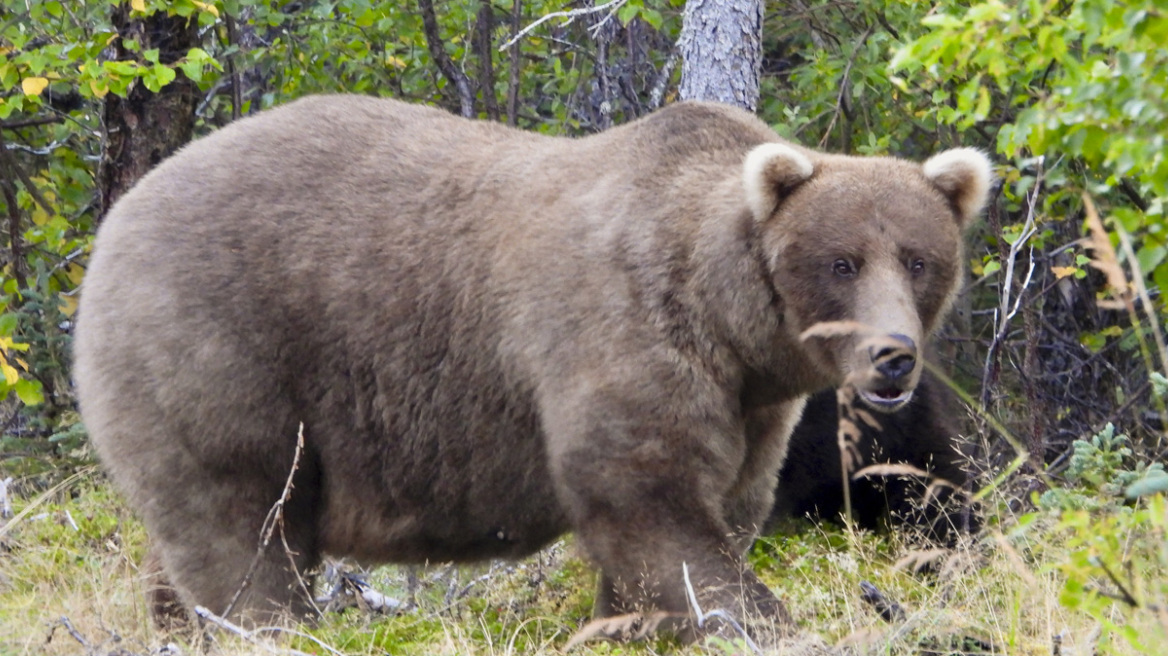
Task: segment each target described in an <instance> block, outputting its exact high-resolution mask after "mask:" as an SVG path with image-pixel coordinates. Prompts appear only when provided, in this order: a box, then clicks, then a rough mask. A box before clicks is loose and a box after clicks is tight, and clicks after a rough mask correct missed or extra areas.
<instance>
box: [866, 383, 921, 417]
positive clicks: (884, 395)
mask: <svg viewBox="0 0 1168 656" xmlns="http://www.w3.org/2000/svg"><path fill="white" fill-rule="evenodd" d="M859 392H860V398H861V399H863V400H864V403H867V404H868V405H869V406H871V407H872V408H873V409H875V410H879V411H881V412H895V411H897V410H900V409H901V408H903V407H904V406H905V404H907V403H908V402H909V400H910V399H912V395H913V391H912V390H902V389H900V388H898V387H883V388H879V389H875V390H859Z"/></svg>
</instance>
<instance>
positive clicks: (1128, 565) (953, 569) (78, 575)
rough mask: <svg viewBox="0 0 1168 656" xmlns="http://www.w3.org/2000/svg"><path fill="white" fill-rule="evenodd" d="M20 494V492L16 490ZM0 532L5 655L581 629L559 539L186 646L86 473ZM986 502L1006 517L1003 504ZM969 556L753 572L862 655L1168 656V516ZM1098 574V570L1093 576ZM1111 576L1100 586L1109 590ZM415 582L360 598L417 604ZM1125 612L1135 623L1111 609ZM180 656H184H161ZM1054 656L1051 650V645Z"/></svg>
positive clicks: (499, 649)
mask: <svg viewBox="0 0 1168 656" xmlns="http://www.w3.org/2000/svg"><path fill="white" fill-rule="evenodd" d="M18 483H19V481H18ZM16 492H17V494H16V495H15V498H14V500H13V507H14V510H15V511H16V513H17V516H16V517H15V518H13V519H9V520H5V521H6V523H5V524H2V525H0V654H3V655H4V656H8V655H18V654H71V655H73V654H86V655H87V656H88V655H91V654H92V655H100V656H113V655H115V654H116V655H119V656H130V655H135V656H144V655H146V654H163V653H192V652H195V651H197V650H198V649H199V648H201V647H206V648H208V649H209V651H211V652H212V653H228V654H237V653H238V654H252V653H255V654H260V653H276V654H289V653H295V652H296V651H299V652H305V653H315V654H345V655H346V656H356V655H366V654H369V655H372V654H386V653H389V654H395V655H396V654H403V655H409V654H418V655H427V656H438V655H445V654H451V655H454V654H458V655H464V654H484V655H487V654H489V655H506V654H557V653H561V652H560V649H561V648H562V647H563V645H564V644H565V643H566V642H567V640H568V639H569V638H570V637H571V635H572V634H573V633H574V632H575V631H577V630H578V629H579V628H580V626H582V625H583V624H584V623H585V622H586V621H587V619H588V611H589V607H590V605H591V596H592V588H593V585H594V581H593V578H594V573H593V572H592V570H591V569H590V568H589V567H588V565H587V564H585V563H584V562H583V561H582V559H581V558H580V557H579V555H578V554H577V552H576V549H575V547H574V546H573V544H572V542H571V539H570V538H568V539H566V540H564V541H562V542H560V543H557V545H555V546H554V547H552V548H550V549H548V550H545V551H544V552H543V553H541V554H539V555H538V556H535V557H533V558H530V559H527V560H525V561H523V562H521V563H517V564H496V565H494V566H482V567H476V568H452V567H447V566H436V567H431V568H424V569H421V570H420V571H418V572H417V577H416V578H417V580H418V583H417V584H416V585H415V586H414V593H415V594H414V596H415V598H416V607H415V608H414V609H413V610H412V611H410V612H407V613H403V614H399V615H394V616H375V615H369V614H367V613H364V612H362V611H360V610H359V609H356V608H352V609H349V610H347V611H344V612H341V613H330V614H328V615H327V616H326V617H325V619H324V620H323V621H322V622H321V623H320V624H319V625H318V626H316V627H312V628H307V627H296V628H294V629H293V630H291V631H282V632H273V633H272V634H268V635H265V636H264V637H263V638H262V639H257V640H253V641H247V640H243V639H240V638H236V637H233V636H229V635H224V634H222V633H221V634H220V635H219V636H218V637H217V638H216V639H215V644H212V645H202V646H200V645H196V644H192V643H191V641H190V639H189V638H185V637H183V636H178V635H169V634H167V633H164V632H160V631H158V630H157V629H155V628H154V627H153V626H152V624H151V623H150V620H149V617H148V615H147V611H146V606H145V603H144V601H143V596H142V586H141V584H140V581H139V578H138V570H137V563H138V562H139V561H140V559H141V556H142V554H143V552H144V550H145V540H146V538H145V534H144V531H143V529H142V527H141V525H140V524H139V523H138V522H137V521H136V520H135V519H134V518H133V516H132V514H131V513H130V512H129V511H128V509H127V508H126V507H125V506H124V504H123V503H122V501H121V500H120V498H119V497H118V496H117V495H116V494H115V493H114V492H112V491H111V489H110V488H109V486H108V484H107V483H106V481H105V479H104V477H103V476H101V475H100V474H99V473H97V472H96V470H94V469H87V470H83V471H82V472H81V473H80V474H79V475H76V476H74V477H71V478H70V479H68V480H67V481H66V482H64V483H62V484H59V485H57V486H56V487H53V488H52V489H49V490H47V491H39V492H33V491H31V486H27V485H26V486H21V485H19V484H18V485H17V486H16ZM1002 496H1003V498H1000V499H996V500H995V499H992V498H991V500H990V504H989V505H990V506H991V507H1002V508H1005V507H1007V503H1006V502H1007V499H1006V498H1004V495H1002ZM988 524H989V527H988V529H987V530H986V531H985V532H984V533H983V534H982V535H981V536H980V537H979V538H978V539H977V540H973V541H970V543H969V544H966V545H964V546H962V547H961V548H959V549H958V550H956V551H953V552H949V553H948V554H946V555H945V556H944V557H943V558H942V559H941V560H940V561H939V562H937V563H934V566H933V568H932V569H933V572H932V573H929V574H915V573H913V572H912V571H910V569H911V568H910V567H908V566H907V565H905V564H900V565H898V561H902V560H903V559H904V558H905V556H906V555H908V554H910V553H911V552H912V548H911V546H910V544H909V540H908V538H907V537H905V536H896V535H874V534H871V533H866V532H854V531H849V530H847V529H845V528H842V527H837V526H834V525H831V524H826V525H822V526H816V525H812V524H810V523H807V522H793V523H791V525H790V526H788V527H785V528H784V530H783V531H781V532H780V533H779V534H777V535H775V536H770V537H766V538H763V539H761V540H760V541H759V542H758V544H757V545H756V547H755V548H754V550H753V551H752V554H751V558H752V561H753V563H754V565H755V568H756V570H757V571H758V572H759V573H760V575H761V576H762V577H763V578H764V580H765V581H766V582H767V583H768V584H769V585H770V586H771V587H772V588H773V589H774V590H776V591H777V593H778V594H779V595H780V596H781V597H782V598H783V599H784V600H785V601H786V602H787V604H788V606H789V608H790V609H791V610H792V612H793V613H794V615H795V617H796V619H797V621H798V622H799V625H800V627H801V628H802V629H803V630H804V631H806V632H808V633H812V634H816V635H818V636H819V637H821V638H822V639H823V640H824V641H826V642H827V643H828V644H837V645H849V646H850V649H851V650H852V651H851V653H857V654H946V655H947V654H953V655H964V654H983V653H998V654H1010V655H1012V656H1024V655H1034V656H1039V655H1041V656H1050V655H1051V654H1055V653H1058V654H1091V653H1099V654H1125V655H1126V654H1141V653H1147V654H1153V653H1161V652H1160V651H1159V650H1160V645H1162V644H1168V632H1166V627H1168V616H1166V615H1165V608H1168V604H1166V603H1165V602H1168V586H1166V584H1165V581H1166V578H1165V573H1166V569H1168V547H1166V546H1165V545H1168V540H1166V536H1165V528H1166V526H1168V508H1166V504H1165V502H1164V500H1163V498H1162V497H1153V498H1151V499H1150V500H1144V501H1141V502H1140V503H1139V504H1136V505H1125V504H1122V503H1117V502H1112V501H1107V502H1106V503H1101V504H1098V505H1097V507H1095V508H1092V509H1089V510H1058V509H1048V510H1038V511H1034V512H1032V513H1029V514H1027V515H1023V516H1015V515H1013V514H1010V513H1009V512H1005V511H997V512H994V511H991V512H990V513H989V518H988ZM1100 563H1102V565H1100ZM1108 572H1111V574H1108ZM409 573H410V572H409V570H407V569H406V568H401V567H382V568H378V569H375V570H373V571H371V572H370V573H369V575H368V582H369V583H370V584H372V585H373V587H374V588H376V589H377V590H379V591H381V592H383V593H385V594H388V595H390V596H394V597H397V598H401V599H406V598H408V597H410V590H411V586H410V583H409V580H410V579H409ZM861 581H868V582H870V583H872V584H874V585H875V586H876V587H877V588H879V589H880V590H881V591H882V592H883V593H884V594H885V595H886V596H887V597H889V598H891V599H893V600H895V601H896V602H897V603H899V604H900V605H901V607H902V608H903V610H904V614H903V619H900V620H897V621H894V622H892V623H889V622H887V621H885V620H883V619H881V617H880V616H879V614H878V613H877V611H876V610H875V609H874V608H873V607H872V606H871V605H869V604H867V603H865V602H863V601H862V600H861V595H860V583H861ZM1125 593H1126V594H1127V595H1129V596H1130V597H1131V598H1132V600H1134V602H1135V603H1136V604H1138V607H1132V606H1131V605H1130V604H1129V603H1128V602H1126V601H1123V600H1120V599H1116V598H1114V597H1123V596H1124V594H1125ZM170 643H173V644H174V645H176V646H177V649H178V650H180V651H179V652H174V651H172V652H167V651H166V649H167V645H168V644H170ZM1056 643H1058V647H1057V650H1056V647H1055V644H1056ZM573 653H576V654H583V655H585V656H587V655H589V654H609V655H614V654H624V655H650V654H660V653H679V654H702V653H713V654H722V653H746V652H745V651H743V647H742V645H737V646H735V645H729V644H726V643H717V642H715V643H711V644H708V645H704V646H702V645H698V646H689V647H682V646H679V645H676V644H674V643H672V642H670V641H669V640H666V639H661V640H658V641H651V642H640V643H631V644H620V643H612V642H590V643H588V644H586V645H584V646H582V647H580V648H578V649H576V650H574V651H573Z"/></svg>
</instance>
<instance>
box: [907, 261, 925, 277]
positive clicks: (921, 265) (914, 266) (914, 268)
mask: <svg viewBox="0 0 1168 656" xmlns="http://www.w3.org/2000/svg"><path fill="white" fill-rule="evenodd" d="M908 270H909V273H911V274H913V276H919V275H921V274H922V273H924V272H925V261H924V260H922V259H920V258H919V257H918V258H916V259H914V260H913V261H911V262H909V264H908Z"/></svg>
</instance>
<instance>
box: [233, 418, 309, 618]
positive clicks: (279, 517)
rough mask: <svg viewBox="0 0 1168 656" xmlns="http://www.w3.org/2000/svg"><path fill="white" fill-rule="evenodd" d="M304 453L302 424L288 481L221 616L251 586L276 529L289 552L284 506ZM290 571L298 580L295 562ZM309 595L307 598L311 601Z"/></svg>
mask: <svg viewBox="0 0 1168 656" xmlns="http://www.w3.org/2000/svg"><path fill="white" fill-rule="evenodd" d="M303 451H304V424H303V423H301V424H300V428H299V430H298V431H297V433H296V452H295V453H293V455H292V468H291V469H290V470H289V471H288V480H287V481H285V483H284V490H283V491H282V492H281V493H280V498H279V499H277V500H276V503H275V504H273V505H272V509H271V510H269V511H268V516H267V517H266V518H264V523H263V526H261V527H260V544H259V546H258V547H257V548H256V553H255V555H254V556H252V559H251V564H250V565H248V567H247V573H246V574H244V575H243V580H242V581H240V583H239V587H238V588H236V590H235V595H234V596H232V597H231V601H230V602H228V604H227V608H225V609H224V610H223V616H224V617H227V616H229V615H231V610H232V609H233V608H235V604H236V602H238V601H239V597H240V596H241V595H243V592H244V591H245V590H247V588H248V586H250V585H251V579H252V576H254V575H255V571H256V567H258V566H259V564H260V559H262V558H263V557H264V552H266V551H267V550H268V545H270V544H271V543H272V537H273V535H275V532H276V528H277V527H278V528H279V529H280V538H281V540H282V541H284V550H285V552H288V551H289V548H288V543H287V541H286V540H284V505H285V504H286V503H287V502H288V497H289V496H290V495H291V494H292V479H293V478H294V477H295V476H296V470H297V469H299V468H300V454H301V453H303ZM292 570H293V571H294V572H296V576H297V578H298V579H299V578H300V572H298V571H296V565H295V562H293V565H292ZM300 583H301V585H305V582H304V580H303V579H300ZM311 596H312V595H311V594H309V598H310V599H311Z"/></svg>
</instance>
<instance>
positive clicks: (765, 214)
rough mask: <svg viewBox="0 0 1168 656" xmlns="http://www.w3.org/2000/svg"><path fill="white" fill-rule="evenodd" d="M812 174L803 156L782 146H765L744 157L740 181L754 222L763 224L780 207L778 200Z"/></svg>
mask: <svg viewBox="0 0 1168 656" xmlns="http://www.w3.org/2000/svg"><path fill="white" fill-rule="evenodd" d="M812 173H815V166H814V165H813V164H812V163H811V160H810V159H808V157H807V156H806V155H804V154H803V153H801V152H800V151H798V150H796V149H795V148H792V147H791V146H788V145H787V144H781V143H764V144H761V145H759V146H755V147H754V150H751V151H750V152H749V153H747V154H746V160H745V161H744V162H743V163H742V182H743V184H744V185H745V187H746V203H747V205H749V206H750V211H751V213H752V214H754V220H755V221H759V222H762V221H765V220H766V219H768V218H770V215H771V214H772V213H774V211H775V208H776V207H778V206H779V201H780V200H781V199H782V198H783V196H785V195H787V194H788V193H789V192H790V191H791V190H792V189H794V188H795V187H798V186H799V185H801V184H803V183H804V182H806V181H807V178H810V177H811V174H812Z"/></svg>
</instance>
